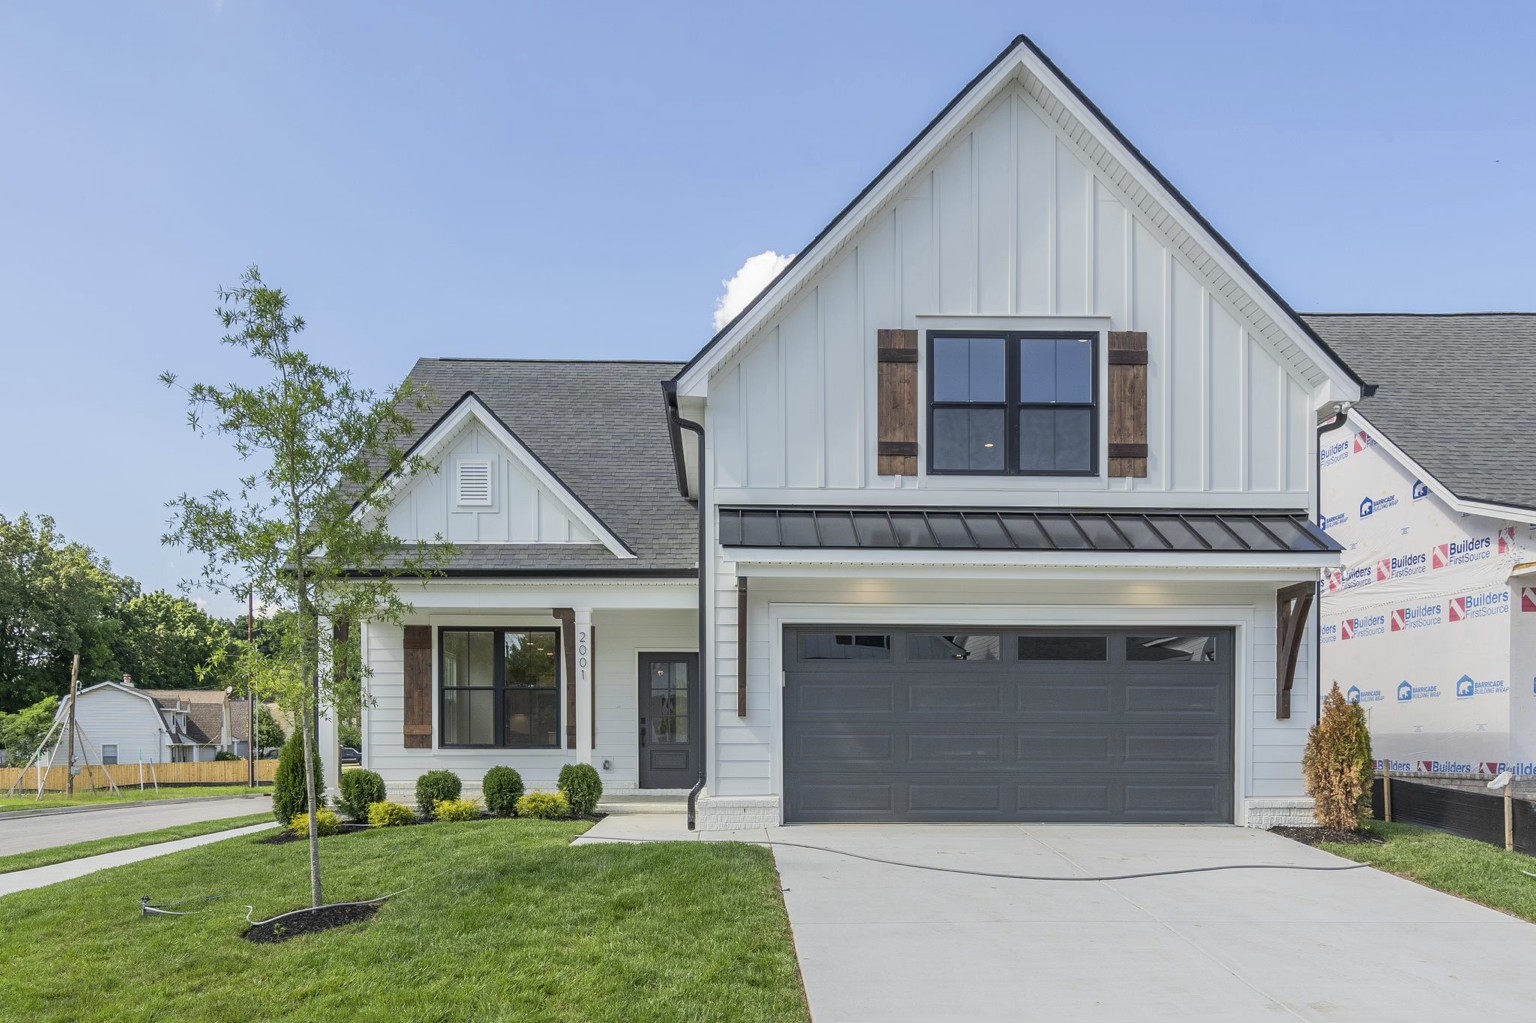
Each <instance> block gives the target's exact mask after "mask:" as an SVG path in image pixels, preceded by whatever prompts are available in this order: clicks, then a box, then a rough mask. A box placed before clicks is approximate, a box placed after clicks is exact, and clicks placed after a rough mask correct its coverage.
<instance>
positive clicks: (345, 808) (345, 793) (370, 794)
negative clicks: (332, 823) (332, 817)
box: [337, 769, 385, 821]
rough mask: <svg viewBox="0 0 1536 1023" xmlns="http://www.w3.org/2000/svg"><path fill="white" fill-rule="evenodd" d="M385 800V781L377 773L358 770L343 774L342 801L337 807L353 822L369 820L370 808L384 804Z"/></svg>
mask: <svg viewBox="0 0 1536 1023" xmlns="http://www.w3.org/2000/svg"><path fill="white" fill-rule="evenodd" d="M384 798H385V792H384V779H383V778H381V777H379V775H378V773H377V772H375V771H364V770H362V769H358V770H356V771H343V772H342V773H341V800H340V802H339V803H338V804H337V805H338V806H340V807H341V812H342V813H344V814H346V815H347V816H348V817H351V818H352V819H353V820H355V821H365V820H367V819H368V808H369V807H370V806H372V805H373V804H374V803H382V802H384Z"/></svg>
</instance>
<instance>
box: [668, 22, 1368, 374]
mask: <svg viewBox="0 0 1536 1023" xmlns="http://www.w3.org/2000/svg"><path fill="white" fill-rule="evenodd" d="M1021 74H1024V75H1028V76H1030V77H1031V78H1032V79H1034V80H1035V81H1037V82H1040V81H1041V80H1042V79H1044V80H1045V81H1043V82H1042V84H1043V86H1044V88H1045V89H1046V90H1047V91H1049V92H1052V93H1056V92H1057V91H1058V89H1057V88H1056V87H1059V92H1060V93H1062V94H1065V98H1068V99H1070V100H1072V101H1074V102H1075V103H1076V104H1077V105H1078V106H1079V107H1080V109H1081V111H1082V113H1083V114H1084V115H1085V116H1086V118H1087V119H1088V120H1089V121H1091V122H1092V123H1093V125H1094V126H1096V127H1097V128H1099V129H1101V131H1102V133H1103V134H1105V135H1106V136H1107V137H1108V140H1109V141H1110V142H1111V143H1112V146H1113V148H1118V149H1119V150H1120V154H1116V153H1114V152H1111V151H1108V150H1106V149H1105V147H1104V146H1098V147H1097V148H1098V149H1100V150H1101V151H1103V152H1102V153H1101V158H1102V159H1101V166H1104V165H1105V164H1104V163H1103V162H1102V161H1103V160H1107V164H1108V166H1110V167H1116V168H1121V169H1123V161H1121V160H1120V159H1118V155H1123V156H1124V157H1125V161H1128V162H1130V163H1132V164H1134V165H1135V166H1136V167H1138V168H1139V169H1140V170H1142V171H1143V172H1145V173H1146V174H1148V175H1149V176H1150V177H1151V179H1152V181H1153V182H1155V184H1156V187H1157V189H1158V190H1160V191H1161V193H1162V195H1157V194H1150V195H1147V196H1143V197H1142V198H1143V207H1144V208H1145V207H1146V206H1147V205H1149V204H1148V202H1147V200H1150V206H1151V207H1152V208H1154V209H1158V210H1163V211H1164V212H1168V211H1167V206H1169V205H1171V206H1173V207H1175V209H1176V210H1177V211H1178V213H1180V214H1182V215H1183V217H1184V218H1187V220H1188V221H1189V226H1190V227H1191V228H1193V232H1194V235H1199V236H1203V237H1196V236H1194V235H1192V234H1191V233H1190V232H1187V231H1185V230H1183V229H1181V228H1180V229H1178V230H1177V233H1178V234H1180V235H1182V236H1183V237H1182V240H1181V244H1180V246H1179V247H1180V248H1181V249H1183V250H1184V251H1185V252H1186V254H1190V255H1192V256H1193V255H1195V254H1199V255H1201V256H1204V257H1205V258H1204V259H1203V260H1202V259H1199V258H1197V259H1196V260H1195V262H1196V263H1197V265H1201V266H1202V269H1203V270H1205V272H1207V273H1208V274H1210V275H1211V276H1212V277H1214V278H1217V279H1219V280H1223V281H1224V282H1225V283H1227V284H1236V283H1238V282H1237V281H1235V280H1234V277H1237V278H1241V279H1242V280H1244V281H1247V282H1249V283H1251V284H1252V285H1253V287H1254V289H1256V290H1257V291H1258V292H1259V296H1257V297H1259V298H1261V299H1262V301H1260V302H1259V303H1257V304H1258V307H1259V308H1258V310H1257V312H1256V318H1257V319H1258V320H1260V321H1261V322H1262V321H1268V324H1267V325H1268V326H1273V327H1275V328H1277V329H1278V330H1280V331H1286V328H1285V327H1284V326H1280V324H1278V323H1276V322H1274V321H1276V320H1281V321H1284V324H1285V325H1286V326H1288V327H1289V328H1290V330H1289V331H1286V332H1287V333H1291V334H1294V335H1295V336H1297V337H1298V338H1300V339H1302V340H1303V342H1304V343H1306V344H1308V345H1310V346H1311V347H1312V348H1313V349H1314V351H1315V354H1316V356H1320V359H1319V360H1318V361H1319V362H1320V363H1326V364H1327V365H1328V366H1331V367H1332V369H1333V370H1334V372H1335V373H1336V374H1337V376H1338V378H1339V379H1340V380H1342V381H1347V382H1348V383H1350V384H1352V385H1354V386H1355V387H1358V388H1362V389H1363V388H1364V387H1365V381H1364V380H1363V379H1362V378H1361V377H1360V376H1359V375H1358V374H1357V373H1356V372H1355V371H1354V370H1353V369H1351V368H1350V366H1349V365H1348V364H1347V363H1346V362H1345V361H1344V360H1343V359H1342V358H1341V357H1340V356H1339V355H1338V353H1336V352H1335V351H1334V350H1333V349H1332V348H1330V347H1329V346H1328V343H1327V342H1326V341H1325V340H1324V339H1323V338H1321V337H1319V336H1318V335H1317V333H1316V332H1315V331H1314V330H1313V329H1312V328H1311V326H1309V325H1308V324H1307V323H1306V322H1305V321H1304V320H1303V319H1302V318H1301V317H1300V316H1299V315H1297V313H1296V311H1295V310H1294V309H1292V308H1291V307H1290V305H1289V304H1288V303H1287V302H1286V301H1285V299H1283V298H1281V297H1280V294H1279V292H1277V291H1275V289H1274V288H1273V287H1272V286H1271V285H1270V284H1269V282H1268V281H1266V280H1264V278H1263V277H1261V276H1259V274H1258V273H1257V272H1256V271H1255V270H1254V269H1253V267H1252V266H1250V265H1249V264H1248V262H1247V260H1245V259H1244V258H1243V257H1242V256H1241V255H1240V254H1239V253H1238V251H1237V250H1236V249H1235V248H1233V246H1232V244H1231V243H1230V242H1228V241H1227V240H1226V238H1224V237H1223V236H1222V235H1221V233H1220V232H1218V231H1217V230H1216V229H1215V228H1214V227H1212V226H1211V224H1210V222H1209V221H1207V220H1206V219H1205V217H1204V216H1203V215H1202V214H1201V213H1200V212H1199V211H1198V210H1196V209H1195V207H1194V205H1193V204H1191V203H1190V201H1189V200H1188V199H1186V198H1185V197H1184V195H1183V194H1182V193H1181V192H1180V191H1179V190H1178V189H1177V188H1175V187H1174V186H1173V184H1172V183H1171V182H1170V181H1169V180H1168V179H1167V178H1166V177H1164V176H1163V173H1162V172H1161V171H1159V170H1158V169H1157V168H1156V167H1154V166H1153V165H1152V163H1151V162H1150V161H1149V160H1148V159H1147V158H1146V157H1145V156H1144V155H1142V153H1141V151H1140V150H1139V149H1137V148H1136V147H1135V146H1134V145H1133V144H1132V143H1131V141H1130V140H1129V139H1127V138H1126V137H1125V135H1124V133H1122V132H1121V131H1120V129H1119V128H1117V127H1116V126H1115V125H1114V124H1113V123H1112V122H1111V121H1110V120H1109V118H1107V117H1105V116H1104V114H1103V112H1102V111H1101V110H1099V108H1098V107H1097V106H1096V105H1095V104H1094V102H1093V101H1092V100H1090V99H1089V98H1088V97H1087V95H1085V94H1084V93H1083V91H1082V90H1081V89H1079V88H1078V87H1077V85H1076V84H1075V83H1074V82H1073V81H1072V80H1071V79H1070V78H1068V77H1067V76H1066V75H1065V74H1063V73H1062V72H1061V69H1060V68H1058V67H1057V66H1056V64H1055V63H1054V62H1053V61H1052V60H1051V59H1050V58H1049V57H1047V56H1046V55H1045V53H1044V52H1043V51H1042V50H1041V49H1040V48H1039V47H1038V46H1036V45H1035V44H1034V42H1033V41H1032V40H1031V39H1030V38H1029V37H1028V36H1025V35H1019V36H1016V37H1015V38H1014V39H1013V41H1012V42H1011V43H1009V44H1008V46H1007V47H1006V48H1004V50H1003V51H1002V52H1001V53H999V54H998V55H997V57H995V58H994V59H993V60H992V62H991V63H990V64H988V65H987V66H986V68H984V69H983V70H982V71H981V73H980V74H978V75H977V76H976V77H975V78H973V79H971V81H970V82H968V83H967V84H966V86H965V88H963V89H961V90H960V92H959V93H958V94H957V95H956V96H955V98H954V99H952V100H950V101H949V103H948V104H946V105H945V107H944V109H943V110H941V111H939V113H938V115H937V116H936V117H934V119H933V120H932V121H930V122H928V125H927V126H926V127H925V128H923V130H922V131H921V132H919V133H918V134H917V136H916V137H915V138H914V139H912V141H911V142H909V143H907V145H906V146H905V147H904V148H903V149H902V150H901V152H900V153H898V154H897V155H896V157H895V159H893V160H892V161H891V162H890V163H889V164H887V165H886V166H885V168H884V169H883V170H882V171H881V172H880V173H879V174H878V175H876V176H875V178H874V180H873V181H871V182H870V183H869V184H868V185H866V186H865V187H864V189H863V190H862V191H860V192H859V194H858V195H857V196H855V197H854V199H853V201H851V202H850V203H849V204H848V205H847V206H845V207H843V209H842V210H841V212H839V213H838V214H837V216H835V217H833V218H832V221H831V222H830V223H829V224H827V226H826V227H824V228H822V229H821V231H820V232H819V233H818V234H817V235H816V237H815V238H813V239H812V240H811V241H810V242H809V243H808V244H807V245H805V246H804V247H803V248H802V249H801V250H800V252H799V254H798V255H796V256H795V258H794V259H793V260H791V261H790V262H789V263H788V264H787V265H786V266H785V267H784V268H783V269H782V270H781V271H780V272H779V273H778V275H777V276H775V277H774V279H773V280H772V281H770V282H769V283H768V284H767V286H766V287H764V288H763V289H762V291H760V292H759V293H758V294H757V296H756V297H755V298H753V300H752V301H751V302H749V303H748V304H747V305H746V307H745V308H744V309H742V311H741V312H740V313H738V314H737V315H736V316H735V317H734V318H733V319H732V320H731V321H730V322H729V323H727V324H726V325H725V326H724V327H722V328H721V329H720V330H719V331H718V332H716V334H715V336H714V337H712V338H710V340H709V341H708V342H707V343H706V344H705V345H704V347H703V348H701V349H700V350H699V351H698V352H697V353H696V354H695V355H694V356H693V358H691V359H689V360H688V362H687V364H686V365H685V366H683V368H682V369H681V370H679V371H678V373H677V376H676V377H675V378H674V380H675V381H676V382H677V383H678V384H679V385H681V384H682V383H683V382H684V381H685V378H688V377H689V376H690V375H691V374H693V372H694V370H696V369H698V368H699V367H700V366H701V365H703V364H705V363H706V362H707V361H710V360H712V359H717V358H721V357H723V354H724V352H726V351H729V350H730V349H731V348H733V347H734V346H735V345H736V344H737V343H739V342H740V341H742V340H744V339H745V338H746V337H747V336H749V335H750V334H751V332H752V330H753V329H755V327H756V326H757V325H759V324H760V323H761V322H762V321H764V320H766V319H768V318H769V317H770V316H771V315H772V314H773V312H774V311H776V310H777V309H778V308H779V307H780V306H781V305H783V304H784V302H785V301H786V300H787V299H788V298H789V297H790V296H791V295H793V294H794V293H795V292H796V291H798V289H799V286H800V284H801V283H802V282H803V281H804V279H805V278H807V277H809V276H810V275H811V274H814V273H815V272H817V271H818V270H819V269H820V268H821V265H822V264H823V263H825V262H826V260H827V259H828V258H829V257H830V256H831V255H832V254H833V253H834V252H836V251H837V250H838V249H840V248H841V245H842V243H843V242H844V241H845V240H846V239H847V238H849V237H851V236H852V235H853V234H854V233H855V232H857V231H858V230H860V229H861V228H863V227H864V226H865V224H867V223H869V222H870V221H871V220H872V219H873V216H874V214H875V213H876V212H877V211H878V210H879V209H880V208H881V207H882V206H883V204H884V201H885V199H886V198H888V197H889V196H890V195H891V194H894V193H895V192H896V191H897V190H899V189H900V188H901V187H902V186H903V185H905V184H906V182H907V181H908V180H910V179H911V178H912V177H913V176H914V175H915V174H916V173H917V171H918V170H919V169H920V168H921V166H922V165H923V164H924V163H926V160H927V157H928V156H929V155H931V154H932V153H933V152H935V151H937V150H938V149H939V148H940V147H942V145H943V144H944V142H945V141H946V140H947V138H948V136H949V135H951V134H953V133H954V132H956V131H958V130H960V128H961V127H962V126H963V124H964V122H965V119H966V118H967V117H968V116H969V114H970V113H971V112H973V110H972V109H971V108H972V107H973V106H975V107H979V106H980V105H982V104H984V103H985V102H986V101H987V100H989V99H990V98H991V95H992V94H995V93H996V92H997V91H998V90H999V89H1001V88H1002V87H1003V86H1005V85H1006V84H1007V82H1008V81H1010V80H1012V79H1013V78H1015V77H1018V76H1020V75H1021ZM1061 105H1062V104H1061V103H1060V102H1057V106H1058V107H1060V106H1061ZM1063 112H1064V113H1065V116H1066V118H1067V119H1069V120H1071V121H1074V122H1078V123H1079V124H1080V121H1079V119H1078V118H1077V117H1076V116H1075V115H1074V114H1073V113H1072V111H1071V110H1064V111H1063ZM1090 130H1091V129H1090ZM1161 199H1166V200H1167V202H1166V203H1163V202H1161V201H1160V200H1161ZM1174 219H1175V220H1177V219H1178V218H1177V217H1175V218H1174ZM1202 240H1204V241H1209V242H1210V243H1211V247H1214V248H1215V249H1216V250H1217V251H1216V252H1215V253H1212V252H1210V251H1209V249H1208V248H1207V247H1206V246H1203V245H1201V244H1200V242H1201V241H1202ZM1213 257H1217V258H1213ZM1224 262H1225V263H1226V264H1228V265H1229V266H1230V270H1231V272H1228V270H1226V269H1224V268H1223V266H1222V264H1223V263H1224ZM1207 264H1209V266H1207ZM1218 290H1221V289H1218ZM1266 304H1267V305H1268V309H1265V308H1264V306H1265V305H1266ZM1261 333H1264V331H1261Z"/></svg>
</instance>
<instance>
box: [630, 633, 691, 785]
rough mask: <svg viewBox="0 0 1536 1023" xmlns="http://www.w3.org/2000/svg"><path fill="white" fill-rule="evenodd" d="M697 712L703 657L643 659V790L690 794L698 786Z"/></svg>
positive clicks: (641, 770) (641, 720)
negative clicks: (700, 662) (675, 791)
mask: <svg viewBox="0 0 1536 1023" xmlns="http://www.w3.org/2000/svg"><path fill="white" fill-rule="evenodd" d="M698 711H699V656H698V654H641V655H640V787H641V788H643V789H687V788H692V787H693V783H694V782H696V781H698V780H699V757H700V755H701V747H702V746H703V742H702V741H701V740H702V735H703V730H704V722H703V720H701V719H700V717H699V713H698Z"/></svg>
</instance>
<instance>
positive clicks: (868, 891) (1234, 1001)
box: [583, 816, 1536, 1023]
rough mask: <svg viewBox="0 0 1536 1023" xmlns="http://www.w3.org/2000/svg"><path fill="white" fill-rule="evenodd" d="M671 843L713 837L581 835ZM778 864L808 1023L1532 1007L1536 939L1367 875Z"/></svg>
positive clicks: (1020, 857) (1215, 832)
mask: <svg viewBox="0 0 1536 1023" xmlns="http://www.w3.org/2000/svg"><path fill="white" fill-rule="evenodd" d="M759 835H760V836H762V837H760V838H759V837H757V836H759ZM662 837H671V838H676V839H681V840H695V841H696V840H698V839H699V838H700V837H701V836H698V835H694V836H692V837H689V836H688V833H687V832H686V831H685V830H684V829H683V826H682V821H681V820H680V819H678V820H674V821H671V822H666V821H663V820H661V819H659V818H655V817H648V818H644V819H642V818H640V817H638V816H636V817H623V816H616V817H609V818H607V819H606V820H604V821H602V822H601V823H599V824H598V825H597V826H596V827H594V828H593V829H592V830H591V831H590V832H588V833H587V835H585V836H583V840H584V841H603V840H605V839H608V840H613V839H623V838H645V839H655V838H662ZM702 837H703V838H705V839H706V840H707V839H715V838H720V837H729V836H721V835H706V836H702ZM739 837H741V838H743V839H745V840H747V841H753V840H756V841H764V840H768V841H786V842H795V843H803V844H806V845H818V846H827V847H831V848H834V849H841V850H846V851H849V852H855V853H860V854H862V855H868V856H874V857H879V858H882V859H894V860H901V861H904V862H910V863H918V864H926V865H934V866H943V867H949V868H958V869H964V870H978V871H992V872H1001V873H1013V874H1037V875H1047V876H1053V877H1056V876H1069V877H1098V876H1103V875H1108V874H1125V873H1139V872H1144V871H1160V870H1172V869H1184V868H1190V867H1205V866H1217V865H1225V864H1239V863H1263V864H1289V865H1295V866H1323V867H1329V866H1348V865H1349V864H1348V861H1345V860H1342V859H1340V858H1338V857H1335V856H1331V855H1329V854H1327V853H1323V852H1320V851H1318V850H1316V849H1310V848H1307V847H1305V846H1302V845H1298V844H1296V843H1294V842H1291V841H1289V840H1287V839H1284V838H1280V837H1278V836H1275V835H1270V834H1266V833H1263V832H1258V831H1252V830H1248V829H1243V828H1235V827H1214V826H1213V827H1155V826H1139V827H1136V826H1094V825H1080V826H1063V825H1054V826H1052V825H1036V826H1011V825H986V826H955V825H951V826H924V825H862V826H857V825H855V826H838V825H806V826H799V827H789V828H771V829H766V830H763V829H759V830H758V831H755V832H743V833H741V834H740V836H739ZM774 855H775V857H776V859H777V861H778V866H779V874H780V877H781V879H782V883H783V887H784V900H785V905H786V906H787V907H788V910H789V918H790V924H791V927H792V929H793V931H794V938H795V947H796V952H797V954H798V956H799V959H800V967H801V972H802V975H803V977H804V979H805V985H806V991H807V994H808V996H809V999H810V1005H811V1011H812V1015H813V1017H814V1019H815V1021H816V1023H854V1021H866V1020H869V1021H873V1020H894V1021H904V1020H910V1021H923V1023H944V1021H950V1020H955V1021H959V1020H966V1021H974V1023H988V1021H1003V1020H1007V1021H1026V1020H1031V1021H1032V1020H1040V1021H1050V1023H1056V1021H1060V1020H1073V1021H1081V1023H1111V1021H1113V1023H1123V1021H1133V1020H1134V1021H1159V1020H1168V1021H1174V1020H1177V1021H1179V1023H1193V1021H1211V1023H1218V1021H1219V1023H1242V1021H1247V1020H1265V1021H1273V1020H1318V1021H1322V1020H1334V1021H1349V1023H1375V1021H1382V1023H1387V1021H1391V1023H1408V1021H1419V1020H1423V1021H1426V1023H1428V1021H1440V1020H1451V1019H1459V1018H1463V1017H1465V1016H1466V1014H1467V1013H1468V1012H1474V1014H1475V1015H1477V1016H1478V1017H1479V1018H1486V1019H1522V1018H1526V1017H1527V1016H1529V1014H1530V1005H1531V995H1530V985H1529V980H1528V977H1529V964H1530V963H1532V962H1536V927H1533V926H1531V925H1530V924H1526V923H1524V922H1522V921H1519V920H1516V919H1514V918H1513V917H1509V916H1505V915H1504V914H1502V913H1497V912H1495V911H1493V910H1490V909H1485V908H1483V907H1481V906H1477V905H1474V904H1473V903H1470V902H1464V901H1462V900H1460V899H1456V898H1453V897H1451V896H1449V895H1443V894H1441V893H1439V892H1435V891H1432V890H1430V889H1428V888H1424V887H1422V886H1420V885H1417V884H1414V883H1413V882H1411V881H1405V880H1403V879H1401V878H1397V877H1393V876H1392V875H1390V874H1385V873H1382V872H1380V871H1376V870H1373V869H1370V868H1365V869H1355V870H1348V871H1339V872H1319V871H1296V870H1224V871H1215V872H1207V873H1187V874H1176V875H1171V876H1163V877H1152V878H1141V879H1137V880H1124V881H1022V880H1005V879H1000V878H988V877H979V876H973V875H966V874H955V873H937V872H933V871H928V870H914V869H911V868H908V867H899V866H888V865H885V864H880V863H874V862H870V861H868V860H859V859H852V858H848V857H845V856H838V855H832V854H828V853H825V852H818V851H812V850H809V849H800V848H791V847H783V846H780V847H776V848H775V849H774ZM1532 883H1533V884H1536V881H1533V882H1532Z"/></svg>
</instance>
